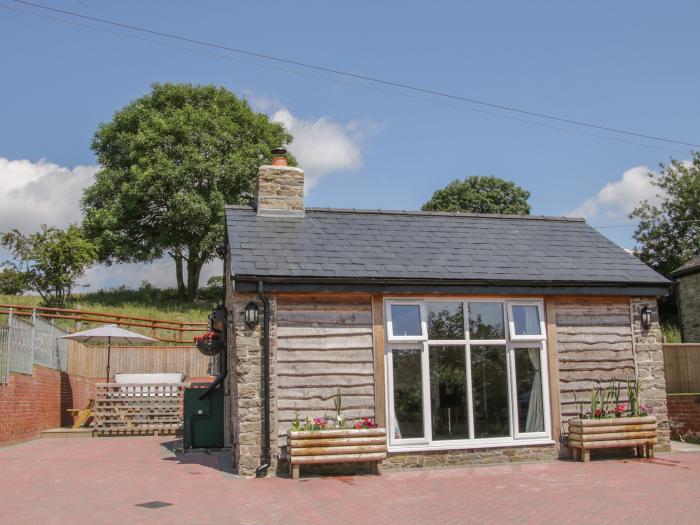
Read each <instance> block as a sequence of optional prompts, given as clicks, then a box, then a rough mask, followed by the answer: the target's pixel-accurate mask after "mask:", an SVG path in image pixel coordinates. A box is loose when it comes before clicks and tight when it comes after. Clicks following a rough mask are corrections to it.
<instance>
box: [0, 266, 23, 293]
mask: <svg viewBox="0 0 700 525" xmlns="http://www.w3.org/2000/svg"><path fill="white" fill-rule="evenodd" d="M27 289H28V286H27V279H26V277H25V275H24V273H22V272H21V271H19V270H18V269H17V268H14V267H13V266H12V265H9V267H7V268H3V270H2V271H1V272H0V294H3V295H20V294H21V293H22V292H25V291H27Z"/></svg>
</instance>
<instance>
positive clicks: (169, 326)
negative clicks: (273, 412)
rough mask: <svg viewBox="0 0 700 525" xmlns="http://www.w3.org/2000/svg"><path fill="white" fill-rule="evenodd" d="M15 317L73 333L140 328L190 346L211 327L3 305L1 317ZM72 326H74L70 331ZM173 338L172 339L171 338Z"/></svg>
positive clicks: (140, 330) (106, 314)
mask: <svg viewBox="0 0 700 525" xmlns="http://www.w3.org/2000/svg"><path fill="white" fill-rule="evenodd" d="M10 313H12V315H15V316H18V317H26V318H29V317H31V318H32V319H34V318H35V317H36V316H41V317H43V318H45V319H51V320H57V321H59V322H61V323H63V324H64V325H65V324H67V326H66V328H71V329H72V331H76V332H77V331H79V330H84V329H85V328H86V327H85V326H83V323H85V324H87V325H88V326H92V325H97V324H106V323H111V324H116V325H118V326H126V327H129V328H134V327H136V328H137V330H136V331H137V332H141V333H146V334H148V335H150V336H151V337H153V338H154V339H158V340H159V341H161V342H164V343H177V344H191V343H192V339H193V337H194V335H195V332H204V331H207V327H208V324H207V323H206V322H202V321H197V322H194V321H173V320H171V319H154V318H150V317H134V316H130V315H121V314H115V313H111V312H96V311H93V310H73V309H69V308H48V307H40V306H25V305H20V304H0V316H1V315H8V314H10ZM71 325H73V326H72V327H71ZM171 335H172V336H173V337H169V336H171Z"/></svg>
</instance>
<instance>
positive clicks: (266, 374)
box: [255, 281, 270, 478]
mask: <svg viewBox="0 0 700 525" xmlns="http://www.w3.org/2000/svg"><path fill="white" fill-rule="evenodd" d="M258 297H259V298H260V300H261V301H262V303H263V396H264V398H265V404H264V419H263V434H264V435H263V440H262V443H263V451H262V452H263V463H262V464H261V465H260V466H259V467H258V468H256V469H255V477H256V478H264V477H265V476H266V475H267V469H268V468H269V467H270V301H269V299H268V298H267V297H265V294H263V283H262V281H259V282H258Z"/></svg>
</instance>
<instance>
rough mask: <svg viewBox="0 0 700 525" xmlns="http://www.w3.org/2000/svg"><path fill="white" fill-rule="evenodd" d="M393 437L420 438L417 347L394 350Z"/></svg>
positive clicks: (421, 421) (419, 383) (421, 412)
mask: <svg viewBox="0 0 700 525" xmlns="http://www.w3.org/2000/svg"><path fill="white" fill-rule="evenodd" d="M392 362H393V366H392V368H393V372H394V439H407V438H420V437H423V380H422V377H421V356H420V350H419V349H410V350H393V351H392Z"/></svg>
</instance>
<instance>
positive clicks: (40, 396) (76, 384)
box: [0, 366, 94, 444]
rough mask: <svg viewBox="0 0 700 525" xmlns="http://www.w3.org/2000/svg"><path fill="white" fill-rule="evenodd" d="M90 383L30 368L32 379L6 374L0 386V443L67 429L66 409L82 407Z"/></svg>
mask: <svg viewBox="0 0 700 525" xmlns="http://www.w3.org/2000/svg"><path fill="white" fill-rule="evenodd" d="M93 385H94V380H92V379H89V378H84V377H79V376H69V375H68V374H66V373H65V372H61V371H59V370H54V369H51V368H45V367H43V366H34V369H33V372H32V375H25V374H17V373H14V372H11V373H10V377H9V382H8V383H7V384H3V385H0V443H3V444H8V443H13V442H17V441H22V440H25V439H30V438H32V437H36V436H37V435H39V433H40V432H41V431H42V430H46V429H48V428H56V427H60V426H61V425H70V424H71V422H72V418H71V417H70V415H69V414H68V413H67V412H66V409H68V408H74V407H83V406H85V405H86V404H87V402H88V399H90V397H92V396H93V394H92V392H93Z"/></svg>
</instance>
